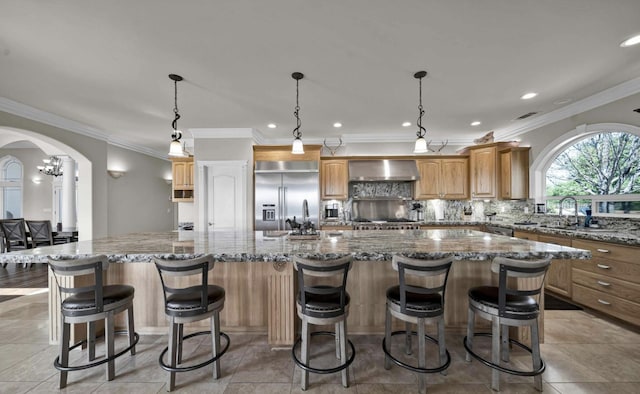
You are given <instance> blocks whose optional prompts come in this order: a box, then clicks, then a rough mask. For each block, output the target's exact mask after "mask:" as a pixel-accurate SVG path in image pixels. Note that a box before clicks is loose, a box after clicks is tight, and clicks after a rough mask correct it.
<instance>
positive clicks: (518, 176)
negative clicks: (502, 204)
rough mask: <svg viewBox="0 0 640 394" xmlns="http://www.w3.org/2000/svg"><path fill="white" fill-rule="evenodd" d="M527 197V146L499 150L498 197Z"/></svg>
mask: <svg viewBox="0 0 640 394" xmlns="http://www.w3.org/2000/svg"><path fill="white" fill-rule="evenodd" d="M528 197H529V148H509V149H506V150H502V151H500V198H501V199H504V200H522V199H526V198H528Z"/></svg>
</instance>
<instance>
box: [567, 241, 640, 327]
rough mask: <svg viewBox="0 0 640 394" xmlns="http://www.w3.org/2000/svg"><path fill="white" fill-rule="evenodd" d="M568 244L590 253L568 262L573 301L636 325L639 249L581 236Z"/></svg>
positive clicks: (639, 292)
mask: <svg viewBox="0 0 640 394" xmlns="http://www.w3.org/2000/svg"><path fill="white" fill-rule="evenodd" d="M572 246H573V247H574V248H579V249H588V250H590V251H591V253H592V256H593V258H592V259H591V260H574V261H573V263H572V264H573V268H572V273H571V274H572V292H573V293H572V298H573V300H574V301H576V302H578V303H580V304H582V305H585V306H587V307H589V308H593V309H595V310H598V311H600V312H604V313H606V314H609V315H611V316H615V317H617V318H619V319H622V320H625V321H627V322H630V323H632V324H635V325H640V262H639V261H638V258H637V255H638V252H640V248H638V247H632V246H623V245H618V244H610V243H606V242H600V241H587V240H581V239H574V240H573V243H572Z"/></svg>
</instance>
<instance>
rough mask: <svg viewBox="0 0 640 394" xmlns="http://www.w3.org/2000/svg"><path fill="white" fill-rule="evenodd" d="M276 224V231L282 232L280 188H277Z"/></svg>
mask: <svg viewBox="0 0 640 394" xmlns="http://www.w3.org/2000/svg"><path fill="white" fill-rule="evenodd" d="M277 215H278V217H277V219H276V220H277V222H278V230H282V229H283V228H284V227H283V224H284V222H283V219H282V186H278V212H277Z"/></svg>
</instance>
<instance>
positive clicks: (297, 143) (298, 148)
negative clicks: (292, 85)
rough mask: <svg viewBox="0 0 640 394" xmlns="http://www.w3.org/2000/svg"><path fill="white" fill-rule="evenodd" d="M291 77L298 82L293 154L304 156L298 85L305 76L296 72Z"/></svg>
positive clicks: (294, 113)
mask: <svg viewBox="0 0 640 394" xmlns="http://www.w3.org/2000/svg"><path fill="white" fill-rule="evenodd" d="M291 77H292V78H293V79H295V80H296V108H295V111H293V115H294V116H295V117H296V128H295V129H293V137H294V139H293V144H291V153H293V154H294V155H302V154H304V145H302V139H300V137H302V132H301V131H300V125H302V122H301V121H300V116H299V114H298V112H299V111H300V105H298V99H299V96H300V92H299V90H298V83H299V82H300V80H301V79H302V78H304V74H302V73H299V72H295V73H293V74H291Z"/></svg>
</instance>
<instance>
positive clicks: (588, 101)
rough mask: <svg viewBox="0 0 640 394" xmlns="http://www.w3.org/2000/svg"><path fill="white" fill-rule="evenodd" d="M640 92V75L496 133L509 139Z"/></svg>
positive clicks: (502, 137) (501, 137)
mask: <svg viewBox="0 0 640 394" xmlns="http://www.w3.org/2000/svg"><path fill="white" fill-rule="evenodd" d="M639 92H640V77H638V78H634V79H631V80H629V81H627V82H623V83H621V84H619V85H616V86H613V87H611V88H609V89H605V90H603V91H601V92H599V93H596V94H594V95H592V96H589V97H587V98H584V99H582V100H579V101H576V102H575V103H572V104H569V105H567V106H564V107H562V108H559V109H557V110H555V111H551V112H548V113H546V114H543V115H540V116H537V117H535V118H534V119H531V120H530V121H528V122H525V123H523V124H520V125H517V126H512V127H504V128H500V129H496V130H495V134H496V136H497V137H500V139H501V140H505V141H508V140H510V139H513V138H515V137H518V136H520V135H522V134H524V133H527V132H529V131H532V130H535V129H538V128H540V127H543V126H546V125H548V124H551V123H555V122H558V121H561V120H563V119H567V118H569V117H571V116H574V115H578V114H581V113H583V112H586V111H589V110H592V109H594V108H598V107H601V106H603V105H606V104H609V103H612V102H614V101H616V100H620V99H623V98H625V97H628V96H631V95H632V94H636V93H639Z"/></svg>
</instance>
